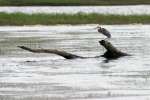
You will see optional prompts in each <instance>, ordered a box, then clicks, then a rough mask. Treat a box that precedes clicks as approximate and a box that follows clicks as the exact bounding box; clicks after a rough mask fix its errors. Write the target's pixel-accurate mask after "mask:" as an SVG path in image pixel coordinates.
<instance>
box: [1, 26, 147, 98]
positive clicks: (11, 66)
mask: <svg viewBox="0 0 150 100" xmlns="http://www.w3.org/2000/svg"><path fill="white" fill-rule="evenodd" d="M95 26H96V25H80V26H70V25H66V26H65V25H64V26H59V25H58V26H30V27H29V26H22V27H15V26H11V27H9V26H4V27H0V36H1V37H0V99H1V100H29V99H32V100H47V99H50V100H85V99H87V100H91V99H92V100H99V99H102V100H103V99H107V100H112V99H115V100H116V99H117V100H122V99H124V100H133V99H135V100H137V99H140V100H145V99H150V79H149V75H150V67H149V66H150V62H149V61H150V52H149V51H150V34H149V32H150V30H149V29H150V25H104V27H105V28H107V29H108V30H109V31H110V32H111V34H112V38H111V39H110V40H109V41H111V43H112V44H114V45H115V46H117V47H118V48H119V49H121V50H122V51H125V52H128V53H130V54H132V55H133V56H129V57H123V58H119V59H116V60H111V61H106V60H105V58H102V57H101V58H88V59H75V60H67V59H64V58H62V57H60V56H57V55H54V54H34V53H30V52H28V51H24V50H21V49H19V48H17V46H18V45H24V46H28V47H31V48H52V49H60V50H65V51H68V52H70V53H74V54H77V55H81V56H86V57H93V56H96V55H101V54H103V53H104V52H105V50H104V48H103V47H101V46H99V43H98V41H99V40H101V39H104V38H105V37H104V36H103V35H101V34H99V33H98V32H97V31H96V30H94V29H93V28H94V27H95ZM58 29H59V30H58ZM106 62H107V63H106Z"/></svg>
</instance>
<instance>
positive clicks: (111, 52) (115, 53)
mask: <svg viewBox="0 0 150 100" xmlns="http://www.w3.org/2000/svg"><path fill="white" fill-rule="evenodd" d="M99 43H100V45H102V46H103V47H104V48H105V49H106V50H107V51H106V52H105V53H104V54H103V55H102V57H105V58H107V59H114V58H119V57H121V56H128V54H126V53H123V52H121V51H119V50H118V49H117V48H116V47H114V46H113V45H112V44H111V43H110V42H108V41H106V40H101V41H99ZM18 47H19V48H21V49H24V50H27V51H30V52H33V53H53V54H56V55H59V56H62V57H64V58H66V59H75V58H88V57H81V56H78V55H75V54H71V53H68V52H65V51H59V50H55V49H31V48H28V47H25V46H18ZM96 57H100V56H96ZM92 58H94V57H92Z"/></svg>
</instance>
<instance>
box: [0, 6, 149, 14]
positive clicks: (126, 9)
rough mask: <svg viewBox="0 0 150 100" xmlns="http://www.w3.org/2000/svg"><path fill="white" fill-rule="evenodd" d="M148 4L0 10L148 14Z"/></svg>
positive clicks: (10, 8)
mask: <svg viewBox="0 0 150 100" xmlns="http://www.w3.org/2000/svg"><path fill="white" fill-rule="evenodd" d="M149 9H150V5H130V6H67V7H66V6H59V7H58V6H56V7H55V6H44V7H41V6H34V7H32V6H25V7H15V6H14V7H10V6H9V7H7V6H6V7H0V12H7V13H14V12H22V13H28V14H32V13H66V14H75V13H79V12H83V13H99V14H119V15H122V14H123V15H132V14H137V15H143V14H150V10H149Z"/></svg>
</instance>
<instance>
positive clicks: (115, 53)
mask: <svg viewBox="0 0 150 100" xmlns="http://www.w3.org/2000/svg"><path fill="white" fill-rule="evenodd" d="M99 43H100V45H102V46H103V47H104V48H105V49H106V50H107V51H106V52H105V53H104V54H103V55H102V57H105V58H108V59H115V58H119V57H122V56H129V54H127V53H124V52H122V51H120V50H118V49H117V48H116V47H114V46H113V45H112V44H111V43H110V42H108V41H106V40H101V41H99Z"/></svg>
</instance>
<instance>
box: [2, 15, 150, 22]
mask: <svg viewBox="0 0 150 100" xmlns="http://www.w3.org/2000/svg"><path fill="white" fill-rule="evenodd" d="M149 19H150V15H103V14H96V13H91V14H85V13H77V14H42V13H39V14H24V13H10V14H8V13H4V12H2V13H0V25H37V24H41V25H54V24H133V23H142V24H149V23H150V20H149Z"/></svg>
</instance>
